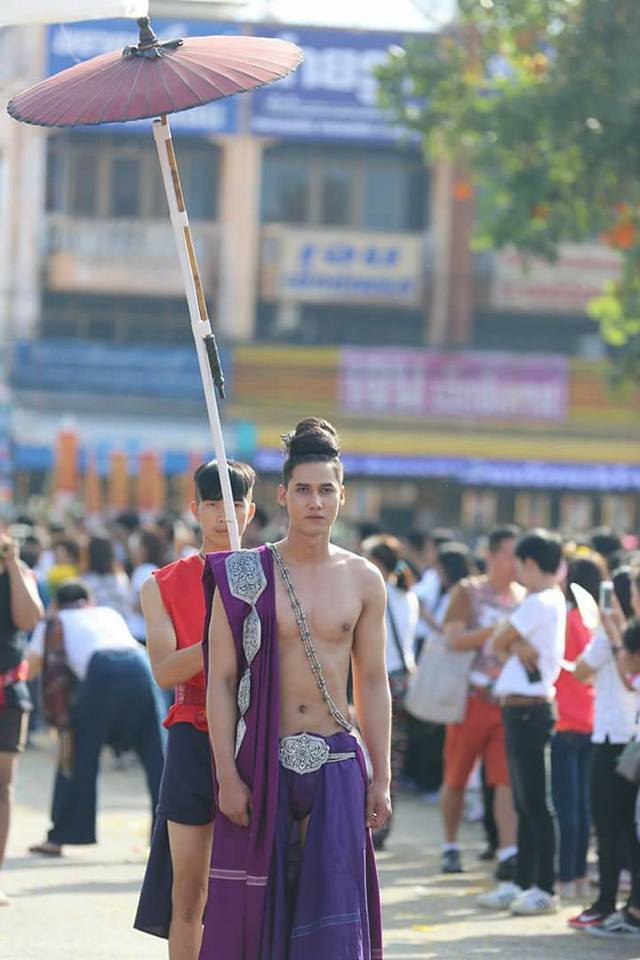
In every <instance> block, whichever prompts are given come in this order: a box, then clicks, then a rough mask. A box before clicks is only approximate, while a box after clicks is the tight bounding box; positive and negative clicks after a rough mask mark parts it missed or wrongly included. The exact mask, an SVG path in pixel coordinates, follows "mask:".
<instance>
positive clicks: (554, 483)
mask: <svg viewBox="0 0 640 960" xmlns="http://www.w3.org/2000/svg"><path fill="white" fill-rule="evenodd" d="M343 460H344V466H345V470H346V472H347V474H352V475H354V476H364V477H369V476H370V477H404V478H408V477H417V478H424V477H441V478H444V479H453V480H457V481H458V483H460V484H463V485H472V486H491V487H520V488H524V489H527V488H530V489H534V488H535V489H540V490H565V491H566V490H604V491H607V492H612V491H623V490H640V467H639V466H638V464H635V463H558V462H555V463H552V462H549V461H547V462H543V461H534V460H481V459H475V458H471V457H402V456H384V455H376V454H366V453H356V454H345V456H344V457H343ZM254 466H255V467H256V469H257V470H259V471H261V472H264V473H278V472H280V470H281V469H282V453H281V452H280V451H278V450H270V449H261V450H258V452H257V453H256V456H255V459H254Z"/></svg>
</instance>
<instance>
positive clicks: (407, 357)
mask: <svg viewBox="0 0 640 960" xmlns="http://www.w3.org/2000/svg"><path fill="white" fill-rule="evenodd" d="M340 399H341V405H342V410H343V411H344V412H345V413H380V414H391V415H404V416H411V415H414V416H421V415H422V416H431V417H443V418H452V417H459V418H462V419H467V420H478V419H491V420H563V419H565V418H566V416H567V407H568V366H567V362H566V360H565V359H564V358H563V357H558V356H546V355H537V356H534V357H526V356H522V355H514V354H507V353H482V352H479V351H478V352H475V353H471V352H468V353H435V352H431V351H428V350H410V349H396V350H387V349H385V348H382V347H381V348H374V349H361V348H358V347H353V348H352V347H348V348H346V349H344V350H343V351H342V356H341V370H340Z"/></svg>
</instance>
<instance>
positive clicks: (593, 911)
mask: <svg viewBox="0 0 640 960" xmlns="http://www.w3.org/2000/svg"><path fill="white" fill-rule="evenodd" d="M610 916H611V914H610V913H604V912H603V911H602V910H601V909H600V907H599V906H598V904H597V903H594V904H593V906H592V907H587V909H586V910H583V911H582V913H579V914H578V915H577V917H571V919H570V920H569V921H568V923H569V926H570V927H573V929H574V930H586V928H587V927H592V926H593V925H594V924H596V923H603V922H604V921H605V920H606V919H607V917H610Z"/></svg>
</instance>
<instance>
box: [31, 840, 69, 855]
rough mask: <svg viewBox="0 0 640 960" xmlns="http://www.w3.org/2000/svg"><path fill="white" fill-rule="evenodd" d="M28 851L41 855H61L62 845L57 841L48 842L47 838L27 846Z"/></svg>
mask: <svg viewBox="0 0 640 960" xmlns="http://www.w3.org/2000/svg"><path fill="white" fill-rule="evenodd" d="M29 853H37V854H40V856H42V857H61V856H62V846H61V845H60V844H59V843H49V841H48V840H44V841H43V842H42V843H34V844H33V846H32V847H29Z"/></svg>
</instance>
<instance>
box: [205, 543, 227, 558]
mask: <svg viewBox="0 0 640 960" xmlns="http://www.w3.org/2000/svg"><path fill="white" fill-rule="evenodd" d="M230 549H231V547H230V545H229V541H228V540H225V541H224V543H223V542H222V541H220V540H205V541H204V542H203V544H202V546H201V547H200V554H201V556H203V557H206V555H207V554H208V553H222V552H226V551H227V550H230Z"/></svg>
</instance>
